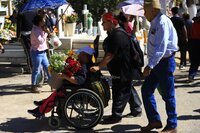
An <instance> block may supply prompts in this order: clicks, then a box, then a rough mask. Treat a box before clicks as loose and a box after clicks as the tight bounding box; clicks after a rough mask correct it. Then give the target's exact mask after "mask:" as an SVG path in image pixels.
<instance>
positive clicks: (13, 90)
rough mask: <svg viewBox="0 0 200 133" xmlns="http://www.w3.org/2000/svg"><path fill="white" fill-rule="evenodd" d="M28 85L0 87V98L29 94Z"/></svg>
mask: <svg viewBox="0 0 200 133" xmlns="http://www.w3.org/2000/svg"><path fill="white" fill-rule="evenodd" d="M30 88H31V86H30V85H22V84H9V85H2V86H0V96H5V95H18V94H25V93H30V92H29V90H30Z"/></svg>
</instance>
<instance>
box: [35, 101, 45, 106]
mask: <svg viewBox="0 0 200 133" xmlns="http://www.w3.org/2000/svg"><path fill="white" fill-rule="evenodd" d="M33 103H34V104H35V105H36V106H41V105H42V104H43V101H33Z"/></svg>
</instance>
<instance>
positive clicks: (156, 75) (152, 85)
mask: <svg viewBox="0 0 200 133" xmlns="http://www.w3.org/2000/svg"><path fill="white" fill-rule="evenodd" d="M175 69H176V62H175V59H174V56H172V57H170V58H168V59H163V60H161V61H160V62H159V63H158V65H156V67H155V68H154V69H153V70H152V71H151V73H150V75H149V76H148V77H147V78H146V79H145V81H144V84H143V86H142V89H141V91H142V99H143V104H144V108H145V111H146V115H147V118H148V121H149V123H151V122H156V121H161V120H160V115H159V113H158V111H157V105H156V101H155V98H154V92H155V89H156V88H157V87H159V89H160V91H159V92H160V94H161V96H162V99H163V100H164V101H165V106H166V112H167V116H168V119H167V126H169V127H171V128H175V127H177V113H176V99H175V88H174V76H173V73H174V71H175Z"/></svg>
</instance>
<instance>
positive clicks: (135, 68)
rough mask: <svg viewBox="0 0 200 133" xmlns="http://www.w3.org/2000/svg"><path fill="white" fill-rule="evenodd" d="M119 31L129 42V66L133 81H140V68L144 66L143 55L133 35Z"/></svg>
mask: <svg viewBox="0 0 200 133" xmlns="http://www.w3.org/2000/svg"><path fill="white" fill-rule="evenodd" d="M119 31H121V32H123V33H124V34H126V35H127V36H128V38H129V40H130V42H131V43H130V44H131V46H130V64H131V71H132V78H133V79H140V78H141V76H142V72H141V68H142V67H143V66H144V54H143V51H142V50H141V48H140V44H139V42H138V40H137V38H136V36H135V35H129V34H128V33H127V32H126V31H125V30H121V29H119Z"/></svg>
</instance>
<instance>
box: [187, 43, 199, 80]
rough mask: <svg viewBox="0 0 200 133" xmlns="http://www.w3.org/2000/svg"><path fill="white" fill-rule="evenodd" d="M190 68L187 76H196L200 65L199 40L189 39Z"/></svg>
mask: <svg viewBox="0 0 200 133" xmlns="http://www.w3.org/2000/svg"><path fill="white" fill-rule="evenodd" d="M189 52H190V61H191V65H190V69H189V76H192V77H194V76H196V74H197V71H198V68H199V65H200V58H199V57H200V40H191V43H190V51H189Z"/></svg>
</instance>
